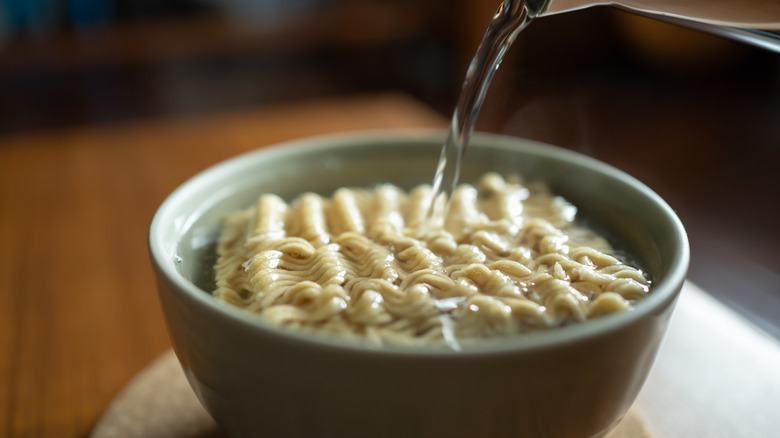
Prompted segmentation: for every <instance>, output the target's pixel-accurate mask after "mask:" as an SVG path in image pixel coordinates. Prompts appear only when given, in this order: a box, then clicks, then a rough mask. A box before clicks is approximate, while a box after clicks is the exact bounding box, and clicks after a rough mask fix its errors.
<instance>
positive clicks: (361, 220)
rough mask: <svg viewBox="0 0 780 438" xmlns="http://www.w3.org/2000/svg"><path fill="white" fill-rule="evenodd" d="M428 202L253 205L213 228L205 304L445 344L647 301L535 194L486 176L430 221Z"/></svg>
mask: <svg viewBox="0 0 780 438" xmlns="http://www.w3.org/2000/svg"><path fill="white" fill-rule="evenodd" d="M431 196H432V194H431V188H430V186H425V185H424V186H419V187H417V188H415V189H414V190H412V191H410V192H408V193H407V192H404V191H402V190H401V189H399V188H397V187H395V186H392V185H381V186H379V187H376V188H375V189H351V188H342V189H339V190H337V191H336V192H335V193H333V195H332V196H331V197H330V198H323V197H320V196H319V195H316V194H313V193H306V194H303V195H301V196H300V197H299V198H298V199H296V200H294V201H292V202H290V203H287V202H285V201H284V200H282V199H281V198H279V197H278V196H276V195H272V194H266V195H263V196H261V197H260V198H259V199H258V200H257V202H256V204H255V205H254V206H252V207H251V208H249V209H246V210H243V211H240V212H237V213H235V214H232V215H230V216H229V217H227V218H226V219H225V221H224V224H223V229H222V236H221V239H220V241H219V243H218V248H217V251H218V260H217V262H216V265H215V276H216V290H215V291H214V295H215V296H216V297H217V298H218V299H219V300H221V301H224V302H227V303H229V304H232V305H235V306H238V307H240V308H243V309H246V310H248V311H250V312H254V313H256V314H258V315H259V316H260V317H261V318H263V319H264V320H266V321H269V322H271V323H273V324H277V325H280V326H287V327H295V328H301V329H311V330H317V331H324V332H330V333H339V334H343V335H347V336H359V337H361V338H365V339H368V340H369V341H371V342H373V343H376V344H405V345H415V344H417V345H420V344H430V343H432V342H444V343H448V344H449V345H451V346H453V347H454V348H458V347H459V345H460V343H463V342H466V341H468V340H475V339H479V338H484V337H491V336H505V335H517V334H522V333H527V332H532V331H537V330H542V329H547V328H552V327H558V326H563V325H568V324H571V323H577V322H582V321H586V320H588V319H593V318H597V317H600V316H602V315H606V314H610V313H614V312H620V311H625V310H629V309H631V308H632V306H633V305H634V303H635V302H636V301H637V300H639V299H641V298H642V297H644V296H645V295H646V294H647V293H648V291H649V285H650V282H649V280H648V279H647V278H646V276H645V275H644V273H643V272H642V271H641V270H639V269H637V268H634V267H632V266H630V265H628V264H626V263H625V262H623V261H622V260H621V259H620V258H619V257H617V256H615V255H611V254H612V253H613V251H612V249H611V247H610V245H609V244H608V243H607V241H606V240H605V239H604V238H602V237H599V236H598V235H596V234H595V233H593V232H592V231H589V230H588V229H586V228H583V227H581V226H579V225H578V224H577V223H576V222H575V213H576V208H575V207H574V206H573V205H571V204H570V203H568V202H567V201H565V200H564V199H562V198H561V197H559V196H555V195H554V194H553V193H551V191H550V189H549V188H548V187H547V186H546V185H544V184H539V183H534V184H524V183H523V182H522V181H521V180H520V179H519V178H507V179H504V178H503V177H502V176H499V175H498V174H493V173H490V174H486V175H484V176H483V177H482V178H481V179H480V180H479V182H478V184H476V185H475V186H471V185H461V186H460V187H459V188H458V189H457V190H456V191H455V192H454V193H453V195H452V199H451V202H450V205H449V208H448V209H447V211H446V213H441V212H440V213H439V214H438V215H434V216H431V215H429V214H428V207H429V206H430V204H431ZM443 210H444V209H440V210H439V211H443Z"/></svg>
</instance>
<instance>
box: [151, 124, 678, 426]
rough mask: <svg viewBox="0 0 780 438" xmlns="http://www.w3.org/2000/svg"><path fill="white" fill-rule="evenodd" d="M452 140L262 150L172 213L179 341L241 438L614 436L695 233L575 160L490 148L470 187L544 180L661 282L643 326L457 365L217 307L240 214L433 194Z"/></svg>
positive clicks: (641, 317) (172, 320)
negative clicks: (488, 178)
mask: <svg viewBox="0 0 780 438" xmlns="http://www.w3.org/2000/svg"><path fill="white" fill-rule="evenodd" d="M444 135H445V134H444V132H439V131H435V132H429V131H423V132H420V131H410V132H407V131H392V132H387V131H380V132H361V133H350V134H343V135H335V136H326V137H317V138H310V139H303V140H299V141H294V142H290V143H286V144H281V145H278V146H272V147H265V148H261V149H258V150H256V151H253V152H249V153H246V154H243V155H240V156H237V157H235V158H232V159H229V160H227V161H225V162H222V163H220V164H217V165H215V166H213V167H211V168H209V169H206V170H204V171H203V172H201V173H200V174H198V175H196V176H194V177H193V178H191V179H190V180H188V181H187V182H185V183H184V184H182V185H181V186H180V187H179V188H177V189H176V190H175V191H174V192H173V193H172V194H171V195H170V196H169V197H168V198H167V199H166V200H165V201H164V202H163V203H162V205H161V206H160V207H159V209H158V211H157V212H156V214H155V216H154V218H153V220H152V223H151V227H150V231H149V253H150V258H151V261H152V264H153V266H154V268H155V271H156V276H157V280H158V291H159V298H160V303H161V307H162V310H163V313H164V317H165V320H166V323H167V327H168V330H169V334H170V338H171V342H172V344H173V348H174V351H175V353H176V356H177V357H178V359H179V361H180V363H181V366H182V368H183V370H184V372H185V374H186V376H187V379H188V381H189V383H190V384H191V386H192V389H193V390H194V392H195V394H196V395H197V397H198V399H199V400H200V401H201V402H202V404H203V405H204V406H205V408H206V409H207V410H208V412H209V413H210V414H211V415H212V416H213V417H214V419H215V420H216V421H217V423H218V424H219V425H220V427H221V428H223V429H224V431H225V432H226V433H227V434H228V435H230V436H232V437H259V436H266V437H275V438H276V437H306V438H311V437H340V438H345V437H401V436H403V437H518V436H531V437H577V438H583V437H600V436H604V435H605V434H606V433H608V432H609V430H611V429H612V428H613V427H614V426H615V425H616V424H617V423H618V422H619V421H620V419H621V418H622V417H623V415H625V414H626V412H627V411H628V410H629V408H630V407H631V405H632V403H633V401H634V399H635V397H636V396H637V394H638V393H639V391H640V389H641V388H642V385H643V383H644V381H645V379H646V377H647V375H648V373H649V371H650V369H651V367H652V365H653V361H654V359H655V356H656V354H657V351H658V348H659V345H660V344H661V341H662V339H663V336H664V332H665V330H666V327H667V324H668V321H669V318H670V316H671V314H672V310H673V307H674V303H675V300H676V298H677V296H678V294H679V292H680V289H681V287H682V284H683V281H684V279H685V275H686V272H687V268H688V258H689V249H688V242H687V237H686V233H685V230H684V228H683V226H682V224H681V223H680V220H679V219H678V218H677V216H676V215H675V213H674V212H673V210H672V209H671V208H670V207H669V206H668V205H667V204H666V203H665V202H664V201H663V200H662V199H661V198H660V197H659V196H658V195H657V194H655V193H654V192H653V191H651V190H650V189H649V188H647V187H646V186H644V185H643V184H642V183H640V182H639V181H637V180H636V179H634V178H632V177H631V176H629V175H627V174H625V173H623V172H621V171H619V170H617V169H615V168H613V167H610V166H608V165H606V164H604V163H601V162H599V161H597V160H594V159H592V158H589V157H586V156H584V155H581V154H578V153H575V152H572V151H568V150H565V149H562V148H557V147H554V146H550V145H545V144H540V143H536V142H533V141H528V140H523V139H518V138H512V137H506V136H498V135H489V134H482V133H477V134H475V135H474V136H473V138H472V140H471V143H470V146H469V149H468V151H467V153H466V156H465V158H464V163H463V170H462V172H461V181H467V182H475V181H476V179H477V177H478V176H480V175H482V174H483V173H485V172H487V171H495V172H499V173H503V174H513V173H515V174H516V173H520V174H522V175H523V176H524V177H525V178H526V180H543V181H546V182H547V183H548V184H549V185H550V186H551V187H552V189H553V190H554V191H555V192H557V193H558V194H560V195H562V196H564V197H565V198H566V199H568V200H569V201H571V202H572V203H573V204H575V205H576V206H577V207H578V208H579V214H581V215H582V216H583V217H584V218H585V220H586V221H587V222H588V224H589V226H591V227H593V228H596V229H598V230H601V231H602V232H603V233H605V234H606V235H607V236H608V238H609V239H610V240H611V242H612V243H613V244H614V245H615V246H616V247H617V248H618V249H619V250H621V251H625V252H627V253H628V254H631V255H632V257H633V258H634V259H635V260H636V261H637V262H638V263H639V264H640V265H641V266H642V267H643V268H645V270H646V271H647V272H649V274H650V275H651V278H652V281H653V286H652V290H651V293H650V294H649V295H648V296H647V297H646V298H644V299H643V300H641V301H640V302H638V303H637V305H636V306H635V307H634V309H633V310H632V311H628V312H621V313H617V314H612V315H608V316H605V317H602V318H598V319H596V320H593V321H587V322H585V323H582V324H577V325H570V326H566V327H561V328H556V329H551V330H548V331H543V332H538V333H531V334H527V335H522V336H514V337H503V338H493V339H486V340H484V341H480V342H477V343H474V344H473V345H469V346H468V348H464V349H463V350H462V351H452V350H450V349H448V348H447V347H446V346H441V347H439V346H432V347H430V348H404V347H397V346H383V347H376V346H366V345H363V344H361V343H359V342H353V341H348V340H344V339H341V338H337V337H333V336H331V337H329V336H315V335H310V334H308V335H307V334H305V333H302V332H299V331H293V330H289V329H284V328H278V327H275V326H272V325H270V324H268V323H266V322H264V321H261V320H259V319H258V318H257V317H255V316H253V315H251V314H249V313H248V312H245V311H243V310H240V309H237V308H233V307H230V306H228V305H226V304H223V303H220V302H218V301H217V300H216V299H214V298H213V297H212V296H211V294H210V293H209V292H210V291H211V289H212V288H213V283H214V280H213V270H212V268H211V266H212V265H213V262H214V260H215V257H216V255H215V242H216V240H217V238H218V232H219V223H220V220H221V218H222V217H223V216H224V215H225V214H226V213H228V212H232V211H235V210H237V209H240V208H244V207H246V206H249V205H251V204H252V203H253V202H254V201H255V199H256V198H257V197H258V196H259V195H260V194H262V193H267V192H271V193H276V194H278V195H280V196H282V197H283V198H286V199H288V200H290V199H292V198H294V197H296V196H297V195H299V194H301V193H303V192H306V191H314V192H317V193H320V194H322V195H330V194H331V193H332V192H333V191H334V190H336V189H337V188H339V187H342V186H363V187H370V186H372V185H375V184H378V183H383V182H391V183H394V184H396V185H398V186H400V187H403V188H407V189H408V188H411V187H413V186H416V185H418V184H423V183H430V181H431V180H432V178H433V171H434V169H435V167H436V162H437V159H438V156H439V152H440V148H441V145H442V144H443V142H444Z"/></svg>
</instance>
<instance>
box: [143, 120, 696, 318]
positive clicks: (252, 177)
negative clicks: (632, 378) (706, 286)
mask: <svg viewBox="0 0 780 438" xmlns="http://www.w3.org/2000/svg"><path fill="white" fill-rule="evenodd" d="M443 140H444V134H443V133H441V132H426V133H419V132H418V133H366V134H352V135H346V136H344V135H342V136H332V137H324V138H316V139H308V140H302V141H299V142H295V143H292V144H285V145H280V146H277V147H271V148H265V149H260V150H258V151H255V152H251V153H248V154H244V155H241V156H238V157H236V158H233V159H231V160H228V161H226V162H223V163H220V164H218V165H216V166H214V167H212V168H209V169H207V170H205V171H204V172H202V173H201V174H199V175H197V176H195V177H193V178H192V179H191V180H189V181H188V182H186V183H185V184H183V185H182V186H181V187H179V188H178V189H177V190H176V191H175V192H174V193H173V194H172V195H171V196H170V197H169V198H168V199H167V200H166V201H165V202H164V203H163V205H162V206H161V207H160V209H159V211H158V213H157V215H156V216H155V219H154V221H153V223H152V227H151V229H150V250H151V253H152V258H153V260H154V262H155V264H156V266H157V268H158V270H159V271H160V272H162V274H163V275H166V276H168V277H170V278H172V279H173V281H178V282H179V284H180V285H181V287H182V288H183V289H186V290H189V291H190V292H191V293H193V294H201V295H203V296H208V292H207V291H211V290H212V289H213V285H214V280H213V270H212V266H213V263H214V261H215V259H216V254H215V246H216V243H215V242H216V240H217V238H218V234H219V224H220V221H221V220H222V218H223V217H224V215H225V214H226V213H228V212H231V211H235V210H237V209H241V208H245V207H247V206H249V205H251V204H252V203H253V202H254V201H255V200H256V199H257V197H258V196H259V195H260V194H262V193H275V194H277V195H279V196H281V197H283V198H285V199H287V200H291V199H293V198H295V197H297V196H298V195H300V194H301V193H303V192H306V191H312V192H316V193H319V194H321V195H323V196H329V195H330V194H332V193H333V191H335V190H336V189H338V188H339V187H344V186H358V187H371V186H373V185H376V184H379V183H386V182H390V183H393V184H395V185H397V186H399V187H402V188H405V189H410V188H412V187H414V186H416V185H419V184H429V183H430V182H431V180H432V179H433V172H434V169H435V166H436V162H437V160H438V156H439V153H440V149H441V145H442V144H443ZM488 171H494V172H498V173H501V174H504V175H510V174H520V175H522V176H523V177H524V178H525V180H526V181H534V180H542V181H545V182H547V183H548V184H550V186H551V187H552V189H553V190H554V191H555V193H557V194H559V195H561V196H563V197H565V198H566V199H567V200H569V201H570V202H572V203H573V204H574V205H576V206H577V207H578V210H579V213H578V214H579V215H580V216H579V217H581V218H582V220H583V221H584V222H585V223H586V225H587V226H589V227H591V228H594V229H596V230H598V231H600V232H601V233H602V234H605V235H606V236H607V238H608V239H609V240H610V242H611V243H612V244H613V245H614V246H615V248H616V249H617V250H619V251H621V252H623V253H624V254H628V255H629V258H630V259H631V260H632V261H633V262H635V263H637V264H638V265H639V266H640V267H641V268H642V269H644V270H645V271H647V272H648V273H649V274H650V276H651V279H652V281H653V284H654V285H653V292H652V293H651V294H650V295H649V296H648V298H647V299H645V300H643V301H642V302H640V303H639V305H638V306H637V309H638V310H639V309H641V308H642V307H643V306H644V307H648V308H650V307H651V306H653V305H655V304H653V303H654V302H655V303H656V304H658V303H660V302H662V301H664V300H669V299H670V297H671V295H673V294H674V293H676V291H674V290H673V289H674V288H675V287H676V288H678V289H679V286H680V285H681V284H682V281H683V279H684V277H685V273H686V270H687V263H688V259H687V258H688V253H687V251H688V249H687V239H686V236H685V231H684V229H683V228H682V225H681V224H680V222H679V220H678V219H677V217H676V215H675V214H674V212H673V211H672V210H671V209H670V208H669V207H668V205H667V204H666V203H665V202H664V201H663V200H661V199H660V198H659V197H658V196H657V195H656V194H655V193H653V192H652V191H651V190H650V189H649V188H647V187H646V186H644V185H643V184H641V183H640V182H638V181H636V180H635V179H634V178H632V177H630V176H628V175H626V174H625V173H623V172H620V171H618V170H617V169H614V168H612V167H610V166H607V165H605V164H603V163H601V162H598V161H596V160H594V159H591V158H588V157H586V156H583V155H580V154H577V153H574V152H571V151H568V150H564V149H561V148H556V147H552V146H549V145H544V144H540V143H536V142H532V141H528V140H522V139H517V138H511V137H504V136H496V135H488V134H476V135H474V136H473V138H472V141H471V143H470V146H469V149H468V151H467V153H466V156H465V157H464V160H463V168H462V171H461V178H460V181H461V182H470V183H473V182H475V181H476V180H477V178H478V177H479V176H481V175H482V174H484V173H485V172H488ZM193 285H194V286H197V287H193ZM208 298H209V299H210V298H211V297H210V296H208ZM212 301H214V302H216V301H215V300H212ZM645 301H648V303H645ZM604 319H608V318H604Z"/></svg>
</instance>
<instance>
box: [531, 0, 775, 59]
mask: <svg viewBox="0 0 780 438" xmlns="http://www.w3.org/2000/svg"><path fill="white" fill-rule="evenodd" d="M527 4H528V6H529V9H530V10H532V11H536V14H535V15H536V16H537V17H543V16H545V15H553V14H558V13H561V12H567V11H573V10H577V9H583V8H587V7H591V6H598V5H610V6H616V7H619V8H622V9H626V10H629V11H631V12H635V13H638V14H641V15H647V16H650V17H653V18H658V19H661V20H664V21H668V22H672V23H675V24H679V25H683V26H687V27H691V28H694V29H697V30H702V31H705V32H709V33H713V34H717V35H721V36H725V37H729V38H732V39H736V40H740V41H743V42H747V43H750V44H753V45H757V46H760V47H763V48H765V49H769V50H774V51H776V52H779V53H780V35H778V34H777V33H773V32H769V31H771V30H780V0H616V1H605V0H527Z"/></svg>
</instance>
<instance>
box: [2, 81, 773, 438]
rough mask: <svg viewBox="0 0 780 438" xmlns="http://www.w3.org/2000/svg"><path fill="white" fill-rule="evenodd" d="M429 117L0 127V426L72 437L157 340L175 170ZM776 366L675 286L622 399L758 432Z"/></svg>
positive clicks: (680, 426) (646, 409)
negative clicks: (160, 249) (659, 336)
mask: <svg viewBox="0 0 780 438" xmlns="http://www.w3.org/2000/svg"><path fill="white" fill-rule="evenodd" d="M445 125H446V120H444V119H443V118H442V117H441V116H440V115H439V114H437V113H435V112H433V111H432V110H430V109H428V108H427V107H425V106H423V105H421V104H419V103H418V102H417V101H415V100H413V99H411V98H408V97H406V96H404V95H398V94H381V95H371V96H362V97H352V98H339V99H326V100H319V101H310V102H301V103H297V104H288V105H283V106H276V107H273V108H268V109H262V110H255V111H248V112H238V113H228V114H225V113H221V114H218V115H213V116H203V117H200V118H188V119H176V120H162V121H149V122H138V123H133V124H124V125H120V126H103V127H89V126H88V127H83V128H79V129H70V130H64V131H54V132H41V133H28V134H20V135H15V136H7V137H0V436H4V437H6V436H7V437H28V436H29V437H49V436H51V437H85V436H88V435H89V434H90V431H91V430H92V429H93V427H94V425H95V424H96V422H97V421H98V419H99V418H100V416H101V413H103V412H104V411H105V409H106V408H107V406H109V403H110V402H111V400H112V399H114V398H115V397H116V396H117V394H118V393H119V392H120V390H121V389H122V388H123V387H124V386H125V385H126V384H127V383H128V382H129V381H131V378H132V377H133V376H134V375H136V374H137V373H138V372H139V371H140V370H142V369H144V368H145V367H146V366H147V365H148V364H150V363H152V362H153V361H154V360H155V359H156V358H158V357H160V356H161V355H162V354H164V353H165V352H166V351H167V350H168V349H169V348H170V344H169V341H168V336H167V332H166V329H165V326H164V322H163V319H162V315H161V313H160V311H159V309H158V302H157V295H156V290H155V285H154V279H153V273H152V268H151V266H150V264H149V262H148V257H147V252H146V233H147V227H148V225H149V222H150V220H151V217H152V215H153V213H154V211H155V209H156V208H157V206H158V205H159V204H160V202H162V200H163V199H164V198H165V196H166V195H167V194H168V193H170V192H171V191H172V190H173V189H174V188H175V187H176V186H177V185H179V184H180V183H181V182H183V181H184V180H185V179H187V178H188V177H190V176H192V175H194V174H195V173H197V172H198V171H200V170H202V169H204V168H205V167H207V166H209V165H211V164H214V163H216V162H218V161H221V160H223V159H225V158H228V157H230V156H233V155H236V154H238V153H241V152H245V151H248V150H252V149H256V148H258V147H262V146H264V145H269V144H272V143H276V142H279V141H284V140H290V139H294V138H300V137H305V136H310V135H317V134H325V133H332V132H338V131H354V130H364V129H377V128H430V127H444V126H445ZM778 369H780V346H779V345H778V343H777V342H776V341H775V340H774V339H772V338H770V337H768V336H766V335H764V334H763V333H761V332H759V331H758V330H756V329H755V328H754V327H753V326H752V325H751V324H750V323H749V322H747V321H745V320H743V319H742V318H741V317H739V316H737V315H736V314H735V313H734V312H732V311H731V310H730V309H727V308H726V307H724V306H723V305H721V304H720V303H719V302H717V301H714V300H713V299H712V298H711V297H709V295H708V294H707V293H706V292H704V291H702V290H700V289H699V288H697V287H696V286H695V285H692V284H687V285H686V288H685V289H684V291H683V294H682V297H681V300H680V304H679V305H678V308H677V310H676V313H675V316H674V317H673V320H672V325H671V327H670V331H669V335H668V337H667V341H666V343H665V345H664V347H663V349H662V351H661V355H660V357H659V360H658V362H657V364H656V367H655V368H654V370H653V373H652V374H651V377H650V379H649V381H648V383H647V385H646V386H645V389H644V390H643V391H642V393H641V394H640V398H639V400H638V401H637V404H636V406H635V407H636V408H637V409H638V413H639V415H640V416H641V417H642V418H644V420H645V423H646V425H647V427H648V429H649V430H651V431H652V432H653V436H658V437H667V438H673V437H696V436H701V437H763V436H767V437H769V436H773V435H772V433H773V432H774V431H777V430H780V416H777V415H776V411H777V409H776V406H777V404H778V403H780V373H778V372H776V370H778Z"/></svg>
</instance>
